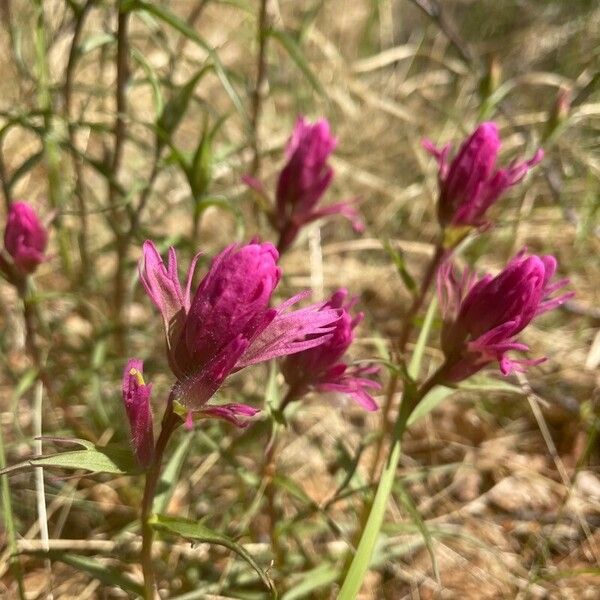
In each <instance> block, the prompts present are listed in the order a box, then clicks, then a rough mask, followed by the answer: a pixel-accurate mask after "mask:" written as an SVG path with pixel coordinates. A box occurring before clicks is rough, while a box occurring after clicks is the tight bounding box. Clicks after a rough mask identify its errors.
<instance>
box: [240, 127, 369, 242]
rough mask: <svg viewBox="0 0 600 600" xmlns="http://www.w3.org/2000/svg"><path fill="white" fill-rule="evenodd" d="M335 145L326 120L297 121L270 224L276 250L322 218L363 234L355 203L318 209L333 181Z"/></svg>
mask: <svg viewBox="0 0 600 600" xmlns="http://www.w3.org/2000/svg"><path fill="white" fill-rule="evenodd" d="M336 145H337V140H336V139H335V138H334V137H333V135H332V134H331V129H330V126H329V123H328V122H327V120H326V119H320V120H318V121H317V122H316V123H313V124H311V123H309V122H308V121H307V120H306V119H305V118H304V117H299V118H298V120H297V121H296V124H295V126H294V131H293V132H292V136H291V137H290V139H289V141H288V144H287V147H286V153H285V156H286V160H287V162H286V164H285V166H284V167H283V169H282V170H281V172H280V174H279V179H278V181H277V190H276V194H275V211H274V214H273V224H274V226H275V228H276V229H277V231H278V233H279V242H278V245H277V248H278V250H279V251H280V252H283V251H285V250H287V249H288V248H289V247H290V246H291V244H292V243H293V242H294V240H295V239H296V237H297V236H298V233H299V232H300V229H301V228H302V227H303V226H305V225H307V224H308V223H311V222H313V221H316V220H317V219H321V218H323V217H327V216H331V215H336V214H339V215H342V216H344V217H346V218H347V219H348V220H349V221H350V222H351V223H352V226H353V227H354V229H355V231H357V232H362V231H364V225H363V223H362V221H361V219H360V216H359V213H358V210H357V209H356V207H355V206H354V204H355V202H356V201H353V200H351V201H346V202H338V203H336V204H333V205H330V206H325V207H322V208H318V207H317V205H318V204H319V202H320V200H321V198H322V197H323V194H324V193H325V192H326V191H327V188H328V187H329V186H330V185H331V182H332V180H333V169H332V167H331V166H330V165H329V164H328V163H327V161H328V159H329V156H330V154H331V153H332V152H333V150H334V149H335V147H336ZM243 180H244V182H245V183H246V184H247V185H248V186H250V187H252V188H253V189H255V190H257V191H258V192H259V193H261V194H262V195H263V196H264V195H266V193H265V191H264V188H263V186H262V184H261V183H260V182H259V181H257V180H255V179H254V178H252V177H249V176H246V177H244V178H243Z"/></svg>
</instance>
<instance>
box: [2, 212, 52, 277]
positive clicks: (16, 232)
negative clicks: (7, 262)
mask: <svg viewBox="0 0 600 600" xmlns="http://www.w3.org/2000/svg"><path fill="white" fill-rule="evenodd" d="M47 244H48V232H47V231H46V229H45V228H44V226H43V225H42V224H41V223H40V220H39V219H38V217H37V215H36V213H35V211H34V210H33V209H32V208H31V207H30V206H29V205H28V204H26V203H25V202H13V203H12V204H11V205H10V209H9V211H8V219H7V221H6V228H5V230H4V247H5V248H6V251H7V252H8V254H10V256H11V257H12V260H13V262H14V264H15V266H16V267H17V269H19V271H21V272H22V273H23V274H29V273H33V272H34V271H35V270H36V269H37V267H38V265H39V264H40V263H42V262H43V261H44V259H45V256H44V252H45V250H46V246H47Z"/></svg>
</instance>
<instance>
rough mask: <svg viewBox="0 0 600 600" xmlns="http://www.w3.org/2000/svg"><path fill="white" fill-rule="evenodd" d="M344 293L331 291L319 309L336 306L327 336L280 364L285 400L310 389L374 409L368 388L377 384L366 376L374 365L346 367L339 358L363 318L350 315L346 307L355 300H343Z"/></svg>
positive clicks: (346, 348)
mask: <svg viewBox="0 0 600 600" xmlns="http://www.w3.org/2000/svg"><path fill="white" fill-rule="evenodd" d="M347 298H348V292H347V290H345V289H340V290H338V291H337V292H335V293H334V294H333V295H332V296H331V298H330V299H329V301H328V302H327V303H326V304H325V305H324V306H323V309H322V310H329V309H337V310H339V311H340V313H341V316H340V319H339V320H338V321H337V322H336V324H335V329H334V330H333V332H332V334H331V337H330V338H329V339H328V340H327V341H326V342H324V343H323V344H321V345H320V346H316V347H314V348H310V349H308V350H304V351H302V352H298V353H297V354H294V355H293V356H288V357H287V358H286V359H285V361H284V362H283V364H282V368H281V370H282V373H283V376H284V377H285V380H286V383H287V384H288V385H289V391H288V395H287V402H289V401H292V400H297V399H298V398H300V397H302V396H303V395H304V394H306V393H307V392H309V391H310V390H317V391H322V392H339V393H342V394H346V395H348V396H350V397H351V398H352V399H353V400H355V401H356V402H358V403H359V404H360V405H361V406H362V407H363V408H364V409H366V410H377V408H378V407H377V404H376V402H375V400H373V398H372V397H371V395H370V394H369V393H368V392H367V391H366V390H368V389H379V388H380V385H379V384H378V383H376V382H375V381H372V380H371V379H368V378H367V377H366V376H368V375H373V374H375V373H377V371H378V369H377V367H372V366H370V367H349V366H348V364H347V363H345V362H344V361H343V360H342V357H343V356H344V354H345V353H346V351H347V350H348V348H349V347H350V345H351V344H352V341H353V340H354V328H355V327H356V326H357V325H358V324H359V323H360V322H361V321H362V320H363V316H364V315H363V313H357V314H356V315H355V316H354V317H352V315H351V314H350V310H351V309H352V307H353V306H354V304H356V300H355V299H353V300H350V301H348V300H347Z"/></svg>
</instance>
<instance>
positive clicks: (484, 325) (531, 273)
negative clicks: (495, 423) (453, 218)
mask: <svg viewBox="0 0 600 600" xmlns="http://www.w3.org/2000/svg"><path fill="white" fill-rule="evenodd" d="M556 266H557V264H556V259H555V258H554V257H553V256H536V255H528V254H527V253H526V252H525V251H523V252H521V253H519V254H518V255H517V256H515V257H514V258H513V259H512V260H511V261H510V262H509V263H508V265H507V266H506V267H505V268H504V269H503V270H502V271H501V272H500V273H499V274H498V275H496V276H495V277H494V276H492V275H489V274H488V275H485V276H483V277H482V278H481V279H477V278H476V276H475V275H474V274H473V273H471V272H470V271H468V270H465V271H464V272H463V273H462V274H461V275H457V274H456V272H455V271H454V269H453V267H452V265H451V263H450V262H449V261H447V262H446V263H445V264H444V265H443V266H442V268H441V269H440V270H439V271H438V295H439V298H440V304H441V307H442V312H443V313H444V326H443V328H442V350H443V351H444V355H445V357H446V367H445V379H446V380H447V381H461V380H463V379H466V378H467V377H469V376H471V375H473V374H474V373H476V372H477V371H479V370H481V369H482V368H483V367H485V366H486V365H488V364H490V363H491V362H494V361H497V362H498V363H499V365H500V371H501V372H502V373H503V374H504V375H508V374H509V373H511V372H514V371H522V370H523V369H524V367H526V366H530V365H536V364H539V363H540V362H543V361H544V360H545V358H539V359H533V360H525V359H513V358H510V357H509V356H508V354H507V353H508V352H511V351H517V352H525V351H527V350H529V348H528V346H526V345H525V344H523V343H521V342H519V341H518V340H517V339H516V336H517V335H518V334H519V333H520V332H521V331H523V329H524V328H525V327H526V326H527V325H528V324H529V323H530V322H531V320H532V319H534V318H535V317H537V316H539V315H541V314H543V313H545V312H548V311H549V310H552V309H553V308H556V307H557V306H560V305H561V304H563V303H564V302H565V301H566V300H568V299H569V298H571V297H572V296H573V293H572V292H569V293H565V294H561V295H558V296H557V295H555V293H556V292H557V291H558V290H560V289H561V288H563V287H564V286H566V285H567V283H568V280H567V279H560V280H558V281H552V279H553V277H554V274H555V273H556Z"/></svg>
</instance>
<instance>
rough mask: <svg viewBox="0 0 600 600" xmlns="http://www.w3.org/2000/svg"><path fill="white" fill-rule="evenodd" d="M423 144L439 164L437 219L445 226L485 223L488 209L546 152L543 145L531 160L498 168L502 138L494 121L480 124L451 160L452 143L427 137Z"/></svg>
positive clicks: (474, 225) (473, 225)
mask: <svg viewBox="0 0 600 600" xmlns="http://www.w3.org/2000/svg"><path fill="white" fill-rule="evenodd" d="M423 146H424V147H425V149H426V150H427V151H428V152H429V153H430V154H432V155H433V156H434V157H435V158H436V159H437V161H438V163H439V167H440V168H439V174H438V179H439V186H440V195H439V199H438V219H439V221H440V224H441V225H442V227H446V226H448V225H453V226H470V227H481V226H484V225H486V224H487V223H486V221H485V220H484V215H485V212H486V211H487V209H488V208H489V207H490V206H491V205H492V204H494V202H496V200H498V198H500V196H501V195H502V193H503V192H504V191H505V190H506V189H507V188H509V187H510V186H512V185H515V184H516V183H518V182H519V181H521V180H522V179H523V177H525V175H526V173H527V172H528V171H529V169H531V168H532V167H533V166H534V165H536V164H537V163H539V162H540V161H541V160H542V158H543V156H544V151H543V150H542V149H541V148H540V149H538V150H537V152H536V153H535V154H534V155H533V157H532V158H530V159H529V160H526V161H514V162H512V163H511V164H510V165H509V166H508V167H506V168H505V169H497V168H496V160H497V158H498V151H499V150H500V138H499V136H498V127H497V125H496V124H495V123H492V122H486V123H482V124H481V125H479V127H477V129H476V130H475V131H474V132H473V133H472V134H471V136H470V137H469V138H468V139H467V140H466V141H465V142H464V143H463V145H462V146H461V147H460V150H459V151H458V154H457V155H456V156H455V157H454V158H453V159H452V161H451V162H449V161H448V154H449V153H450V148H451V145H450V144H447V145H446V146H444V147H442V148H436V147H435V146H434V145H433V143H432V142H431V141H429V140H424V141H423Z"/></svg>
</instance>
